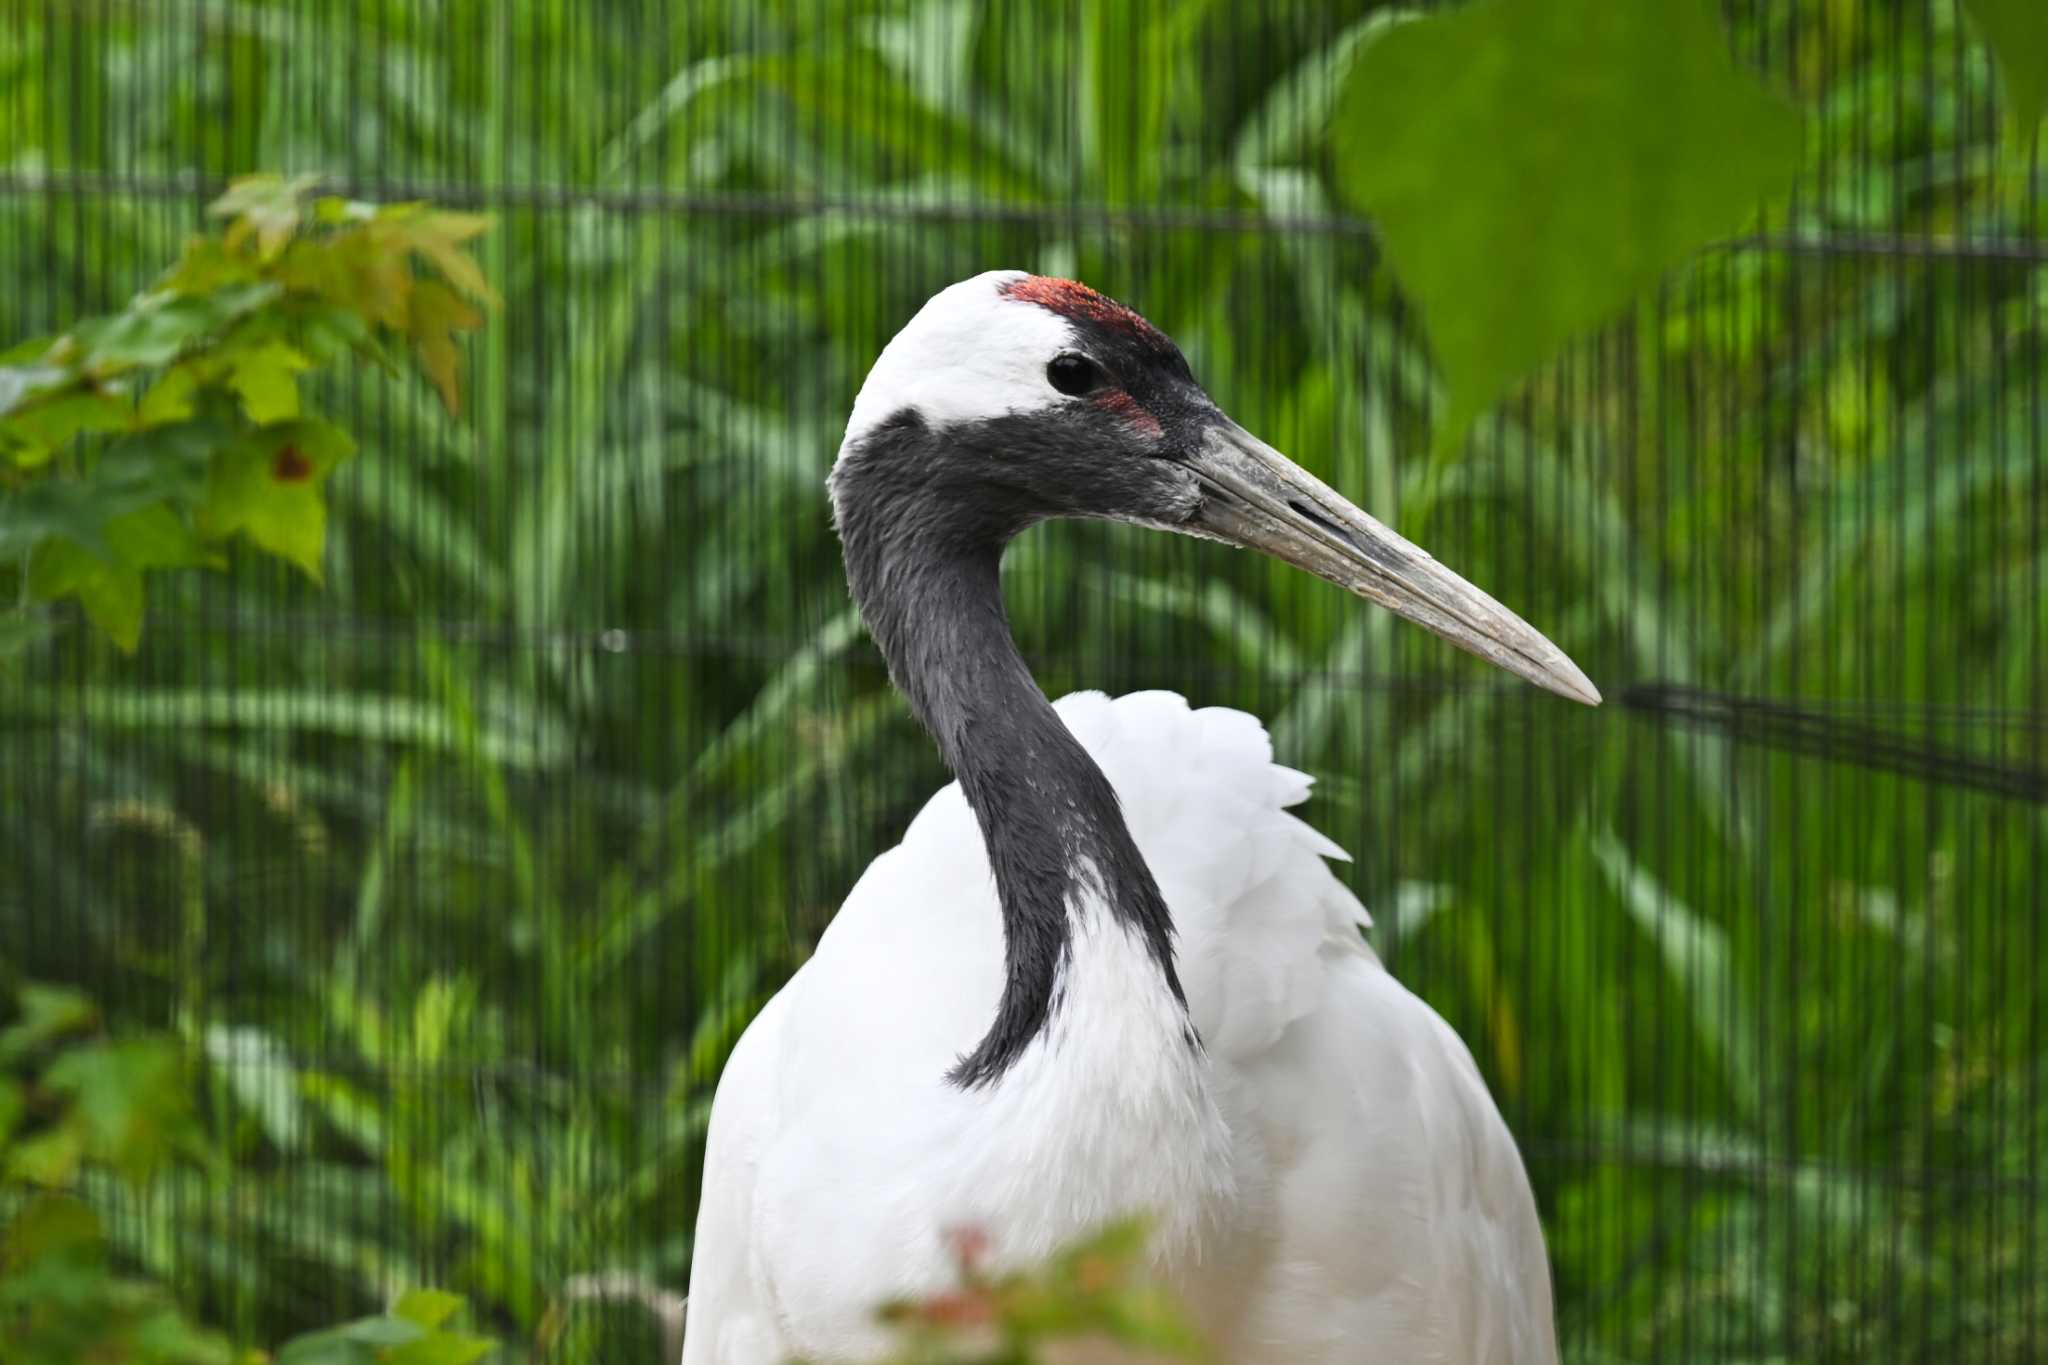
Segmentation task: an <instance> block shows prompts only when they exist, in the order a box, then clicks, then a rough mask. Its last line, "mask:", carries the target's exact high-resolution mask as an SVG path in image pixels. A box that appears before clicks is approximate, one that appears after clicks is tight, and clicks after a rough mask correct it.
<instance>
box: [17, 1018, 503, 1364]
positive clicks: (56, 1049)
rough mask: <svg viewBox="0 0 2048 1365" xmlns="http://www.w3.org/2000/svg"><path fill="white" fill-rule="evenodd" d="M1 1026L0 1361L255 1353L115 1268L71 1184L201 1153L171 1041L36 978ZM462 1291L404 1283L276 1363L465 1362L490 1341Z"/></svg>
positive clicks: (148, 1360)
mask: <svg viewBox="0 0 2048 1365" xmlns="http://www.w3.org/2000/svg"><path fill="white" fill-rule="evenodd" d="M15 1014H16V1017H15V1019H14V1021H13V1022H12V1023H11V1024H8V1025H7V1026H6V1027H5V1028H4V1029H0V1219H4V1221H0V1359H4V1360H6V1361H8V1362H9V1365H80V1362H86V1361H90V1362H94V1365H262V1362H265V1361H269V1360H271V1359H272V1357H270V1356H268V1355H266V1354H264V1353H263V1352H261V1351H237V1350H234V1349H233V1348H231V1347H230V1345H229V1343H228V1340H227V1338H226V1337H225V1336H223V1335H222V1334H220V1333H218V1332H215V1331H212V1330H209V1329H207V1328H205V1327H202V1326H200V1325H198V1324H196V1323H195V1322H194V1321H193V1320H192V1319H190V1318H189V1317H188V1316H187V1315H186V1314H185V1312H184V1311H183V1310H182V1309H181V1308H180V1307H179V1306H178V1305H177V1303H176V1302H175V1300H174V1299H173V1298H172V1296H171V1294H170V1293H169V1292H168V1291H167V1290H166V1289H165V1288H164V1287H163V1286H161V1285H159V1284H156V1283H154V1282H153V1281H151V1280H149V1279H147V1278H143V1277H140V1276H134V1275H127V1274H122V1273H120V1272H119V1271H118V1270H117V1269H116V1268H115V1266H114V1264H113V1258H112V1256H111V1255H110V1248H109V1246H108V1238H107V1233H106V1228H105V1226H104V1224H103V1222H102V1218H101V1215H100V1213H99V1211H98V1210H96V1209H95V1208H94V1207H93V1205H92V1204H91V1203H90V1202H89V1201H88V1200H87V1199H85V1198H82V1197H80V1195H79V1194H77V1193H76V1192H75V1191H76V1190H78V1189H80V1188H92V1181H91V1180H90V1178H89V1177H90V1176H91V1174H92V1173H93V1171H94V1169H95V1168H97V1169H103V1170H104V1171H106V1172H108V1173H110V1174H111V1175H113V1176H114V1177H116V1178H117V1179H118V1181H119V1182H120V1184H121V1185H122V1186H125V1187H126V1188H128V1189H130V1190H142V1189H145V1188H147V1187H148V1186H149V1185H150V1184H151V1183H152V1180H153V1179H154V1178H155V1177H156V1176H157V1175H158V1174H159V1173H160V1172H161V1171H162V1170H163V1168H164V1167H165V1165H166V1164H167V1163H168V1162H169V1161H170V1159H171V1158H172V1157H173V1156H174V1155H176V1154H180V1153H182V1154H184V1155H187V1156H190V1157H192V1158H194V1159H198V1160H204V1159H205V1158H206V1155H207V1154H206V1152H205V1150H204V1147H203V1145H202V1143H201V1142H200V1135H199V1131H198V1128H197V1125H196V1123H195V1122H194V1119H195V1115H194V1106H193V1103H192V1096H191V1077H190V1073H189V1072H188V1070H187V1068H186V1066H185V1064H184V1054H183V1051H182V1049H181V1048H180V1047H179V1046H178V1044H177V1043H176V1042H175V1041H174V1040H172V1039H170V1038H167V1037H163V1036H159V1035H150V1034H140V1035H131V1036H125V1037H117V1038H107V1037H103V1036H101V1035H100V1033H99V1013H98V1011H97V1010H95V1009H94V1008H93V1006H92V1004H91V1002H90V1001H89V1000H87V999H86V997H85V996H83V995H81V994H79V993H78V992H76V991H73V990H69V989H66V988H63V987H52V986H44V985H37V984H34V983H29V984H25V985H23V986H21V987H20V988H19V990H18V991H17V993H16V997H15ZM462 1306H463V1304H462V1300H461V1298H459V1297H458V1296H456V1295H454V1294H449V1293H446V1292H443V1291H440V1290H433V1289H416V1290H412V1291H410V1292H408V1293H406V1294H404V1295H401V1296H400V1297H399V1299H398V1300H397V1302H396V1303H395V1304H394V1305H393V1306H392V1308H391V1311H390V1312H389V1313H386V1314H380V1315H378V1316H375V1317H369V1318H364V1319H362V1320H360V1321H356V1322H351V1323H348V1324H345V1325H343V1326H340V1327H335V1328H331V1329H327V1330H324V1331H320V1332H315V1333H311V1334H308V1335H303V1336H299V1337H295V1338H294V1339H293V1340H291V1341H290V1342H288V1343H287V1344H286V1345H285V1346H284V1347H283V1348H282V1349H280V1350H279V1351H278V1353H277V1355H276V1356H275V1358H274V1359H275V1361H276V1365H470V1363H471V1362H473V1361H477V1360H481V1359H482V1358H483V1357H485V1356H486V1355H488V1354H489V1353H490V1352H491V1350H492V1349H493V1347H494V1345H495V1343H493V1342H492V1341H491V1340H490V1339H488V1338H485V1337H480V1336H474V1335H470V1334H468V1333H465V1332H461V1331H458V1330H455V1329H454V1328H453V1327H451V1326H450V1320H451V1319H452V1318H453V1317H454V1316H455V1315H456V1313H457V1312H458V1311H460V1309H461V1308H462Z"/></svg>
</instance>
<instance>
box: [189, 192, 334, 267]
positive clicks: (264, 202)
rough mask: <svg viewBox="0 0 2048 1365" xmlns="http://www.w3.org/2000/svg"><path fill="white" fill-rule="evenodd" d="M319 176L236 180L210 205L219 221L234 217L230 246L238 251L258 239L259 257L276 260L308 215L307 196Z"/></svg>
mask: <svg viewBox="0 0 2048 1365" xmlns="http://www.w3.org/2000/svg"><path fill="white" fill-rule="evenodd" d="M320 179H321V177H320V176H318V175H299V176H293V177H292V178H291V179H290V180H286V179H285V178H284V177H283V176H280V175H267V174H266V175H249V176H244V177H242V178H241V179H239V180H236V181H234V182H233V183H232V184H230V185H229V186H228V190H227V193H225V194H223V195H222V196H221V197H220V198H218V199H216V200H214V201H213V203H211V204H209V205H208V206H207V210H206V211H207V212H208V213H210V214H212V215H214V216H215V217H219V218H232V219H233V220H234V221H233V222H232V223H231V224H229V226H228V231H227V238H226V242H227V247H228V250H230V251H235V250H239V249H240V247H241V245H242V243H243V242H245V241H247V240H248V239H249V238H251V237H254V238H255V239H256V252H257V255H258V256H259V257H260V258H261V259H263V260H266V261H267V260H271V259H274V258H275V257H276V255H277V253H278V252H280V251H282V250H284V246H285V243H286V242H287V241H289V240H290V239H291V235H292V234H293V233H294V232H296V231H298V227H299V220H300V219H301V218H302V217H304V216H305V211H306V202H305V201H306V194H307V192H308V191H310V190H311V189H312V188H313V187H314V186H315V185H318V184H319V183H320Z"/></svg>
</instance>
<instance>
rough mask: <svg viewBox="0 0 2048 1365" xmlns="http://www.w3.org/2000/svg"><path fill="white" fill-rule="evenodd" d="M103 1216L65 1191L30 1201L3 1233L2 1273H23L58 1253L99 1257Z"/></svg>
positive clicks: (0, 1245)
mask: <svg viewBox="0 0 2048 1365" xmlns="http://www.w3.org/2000/svg"><path fill="white" fill-rule="evenodd" d="M104 1235H105V1234H104V1233H103V1232H102V1231H101V1228H100V1220H99V1215H98V1214H95V1213H94V1212H93V1211H92V1209H91V1208H89V1207H87V1206H86V1205H85V1204H83V1203H81V1202H80V1201H79V1200H77V1199H74V1198H72V1197H71V1196H70V1195H65V1194H43V1195H38V1196H36V1197H35V1198H33V1199H31V1200H29V1202H28V1203H27V1204H26V1205H25V1206H23V1208H22V1210H21V1212H19V1213H17V1214H16V1215H15V1216H14V1218H13V1220H12V1221H11V1222H9V1223H8V1224H7V1228H6V1231H5V1232H4V1233H0V1272H4V1273H6V1274H19V1273H20V1272H21V1270H22V1269H23V1268H24V1267H25V1266H28V1265H30V1264H31V1263H33V1262H36V1261H41V1260H45V1259H48V1258H51V1257H58V1256H74V1257H75V1256H80V1255H86V1256H95V1257H96V1256H97V1255H98V1254H99V1251H100V1244H101V1239H102V1238H103V1236H104Z"/></svg>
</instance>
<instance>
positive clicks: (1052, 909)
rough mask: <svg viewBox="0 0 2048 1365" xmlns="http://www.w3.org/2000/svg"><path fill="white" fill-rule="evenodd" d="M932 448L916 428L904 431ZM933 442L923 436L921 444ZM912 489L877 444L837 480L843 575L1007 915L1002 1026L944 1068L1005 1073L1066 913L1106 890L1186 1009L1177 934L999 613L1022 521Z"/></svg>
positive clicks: (940, 492) (1107, 901)
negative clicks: (1008, 549) (948, 777)
mask: <svg viewBox="0 0 2048 1365" xmlns="http://www.w3.org/2000/svg"><path fill="white" fill-rule="evenodd" d="M910 434H912V435H914V436H917V437H924V436H925V433H923V431H922V429H921V428H917V429H916V430H915V431H914V432H912V433H910ZM926 439H928V438H926ZM945 482H946V481H945V480H944V479H923V478H915V477H913V478H905V477H903V473H902V462H901V461H900V460H899V459H891V458H888V457H887V455H886V453H885V452H883V451H880V450H876V449H874V448H873V447H872V446H871V447H870V449H869V450H868V451H866V452H858V451H857V452H854V453H852V454H850V455H848V456H845V457H842V458H841V460H840V463H839V466H838V468H837V469H836V470H835V471H834V473H833V495H834V502H835V505H836V510H837V516H838V524H839V534H840V539H841V541H842V543H843V546H844V550H845V556H846V570H847V579H848V582H849V584H850V585H851V587H852V589H853V597H854V601H855V602H856V603H857V604H858V605H859V607H860V611H861V616H862V618H863V619H864V620H865V621H866V622H867V626H868V629H869V631H870V632H871V633H872V634H873V635H874V637H875V641H876V643H877V644H878V645H880V647H881V650H882V654H883V657H884V658H886V659H887V660H888V663H889V675H890V677H891V678H892V679H893V680H894V681H895V683H896V686H897V687H898V688H899V689H900V690H901V691H902V692H903V695H904V696H905V697H906V698H907V699H908V700H909V702H910V707H911V710H912V712H913V713H914V714H915V715H916V716H917V718H918V721H919V722H920V723H921V724H922V725H923V726H924V728H925V729H926V731H928V732H929V733H930V734H931V736H932V738H933V739H934V740H935V741H936V742H937V744H938V746H939V752H940V754H941V755H942V756H943V757H944V758H945V761H946V764H947V766H948V767H950V768H951V769H952V770H953V773H954V776H956V777H957V778H958V779H959V780H960V786H961V790H962V791H963V792H964V793H965V795H966V797H967V803H968V805H969V806H970V807H972V808H973V811H974V814H975V818H976V819H977V821H979V823H980V825H981V833H982V839H983V841H984V842H985V843H986V845H987V847H988V856H989V864H990V867H991V868H992V870H993V871H994V874H995V881H996V893H997V899H998V900H999V902H1000V904H1001V906H1002V915H1003V937H1004V946H1005V955H1006V959H1007V971H1006V974H1005V980H1004V983H1003V996H1002V1001H1001V1003H1000V1004H999V1005H998V1007H997V1010H996V1018H995V1023H994V1024H993V1026H991V1028H990V1029H989V1031H988V1034H987V1035H986V1036H985V1037H984V1038H983V1039H982V1040H981V1042H980V1044H979V1045H977V1046H976V1047H975V1049H974V1050H973V1051H972V1052H970V1053H969V1054H967V1055H966V1056H964V1057H962V1058H961V1060H960V1062H959V1064H958V1065H957V1066H956V1067H954V1069H953V1071H952V1072H951V1073H950V1078H951V1079H952V1080H953V1081H954V1083H956V1084H958V1085H961V1086H976V1085H985V1084H988V1083H990V1082H992V1081H995V1080H997V1079H998V1078H1000V1077H1001V1076H1002V1075H1003V1074H1004V1072H1005V1071H1006V1070H1008V1068H1009V1067H1010V1065H1011V1064H1012V1063H1013V1062H1015V1061H1016V1060H1017V1058H1018V1057H1019V1056H1020V1055H1022V1053H1023V1051H1024V1049H1025V1048H1026V1047H1027V1046H1028V1045H1029V1044H1030V1042H1031V1040H1032V1039H1033V1038H1035V1037H1036V1036H1037V1035H1038V1034H1039V1033H1040V1031H1042V1030H1043V1029H1044V1028H1045V1027H1046V1025H1047V1024H1048V1022H1049V1021H1050V1020H1051V1018H1052V1015H1053V1012H1054V1011H1055V1009H1057V1007H1058V1001H1057V999H1056V995H1057V991H1058V986H1059V981H1060V975H1061V971H1062V968H1063V966H1064V963H1065V961H1066V959H1067V955H1068V953H1069V950H1070V948H1071V944H1072V936H1073V924H1072V918H1071V916H1072V911H1073V908H1074V907H1075V906H1076V905H1077V904H1079V903H1080V902H1081V901H1082V899H1083V898H1084V897H1092V896H1097V895H1099V897H1100V899H1101V901H1102V903H1103V904H1104V905H1105V907H1106V909H1107V911H1108V913H1109V914H1110V915H1111V916H1112V917H1113V918H1114V919H1116V920H1117V921H1119V922H1120V923H1122V924H1123V925H1125V926H1127V927H1128V928H1129V929H1130V930H1131V931H1133V932H1135V933H1137V934H1139V935H1140V936H1141V937H1142V938H1143V940H1144V941H1145V943H1146V944H1147V945H1148V947H1149V948H1150V950H1151V953H1152V956H1153V958H1154V960H1155V961H1156V962H1157V963H1158V965H1159V970H1160V973H1161V975H1162V979H1163V981H1164V984H1165V985H1166V986H1167V988H1168V989H1170V990H1171V991H1172V992H1173V994H1174V996H1175V998H1176V999H1180V998H1181V988H1180V981H1179V979H1178V977H1177V976H1176V975H1175V972H1174V968H1173V948H1172V935H1173V923H1172V919H1171V916H1170V915H1169V914H1168V912H1167V908H1166V902H1165V899H1164V898H1163V897H1162V896H1161V895H1160V893H1159V887H1158V884H1157V883H1156V882H1154V880H1153V878H1152V872H1151V869H1150V868H1148V867H1147V866H1146V865H1145V860H1144V858H1143V857H1142V856H1140V854H1139V852H1138V847H1137V844H1136V842H1135V841H1134V840H1133V839H1132V838H1131V833H1130V829H1129V827H1128V826H1126V825H1125V823H1124V817H1123V812H1122V810H1121V809H1120V808H1119V806H1118V804H1117V799H1116V793H1115V791H1114V790H1113V789H1112V788H1111V787H1110V785H1109V781H1108V779H1107V778H1105V777H1104V776H1103V775H1102V770H1101V769H1100V768H1098V767H1096V766H1095V762H1094V760H1093V759H1091V758H1090V757H1089V756H1088V754H1087V751H1086V750H1084V749H1083V748H1082V747H1081V745H1080V743H1079V742H1078V741H1077V740H1076V739H1075V738H1074V736H1073V734H1072V733H1071V732H1070V731H1069V730H1068V729H1067V727H1066V725H1065V724H1064V723H1063V722H1062V721H1061V720H1060V718H1059V716H1058V714H1057V713H1056V712H1054V710H1053V709H1052V704H1051V703H1050V702H1048V701H1047V700H1046V698H1045V694H1044V693H1043V692H1041V691H1040V690H1039V688H1038V684H1037V683H1036V682H1035V681H1033V679H1032V677H1031V671H1030V669H1029V668H1028V667H1026V665H1025V663H1024V660H1023V657H1022V656H1021V655H1020V654H1019V653H1018V652H1017V646H1016V642H1015V641H1014V640H1013V639H1012V637H1011V634H1010V625H1009V618H1008V615H1007V613H1006V612H1005V611H1004V609H1003V599H1002V589H1001V583H1000V579H999V565H1000V563H1001V559H1002V553H1003V549H1004V546H1005V545H1006V544H1007V543H1008V541H1009V539H1010V537H1011V536H1012V535H1014V534H1015V533H1016V531H1017V530H1020V529H1022V525H1023V524H1026V521H1025V519H1023V518H1008V517H1005V516H1002V515H1000V514H995V515H992V514H991V512H990V509H987V508H985V507H984V508H982V509H981V510H980V511H979V512H977V513H974V514H968V515H963V514H962V513H961V512H960V511H959V510H958V508H959V507H960V506H962V505H963V502H962V499H961V497H960V494H961V492H962V490H960V489H953V490H950V491H951V494H952V496H948V493H949V490H948V489H947V488H946V487H945Z"/></svg>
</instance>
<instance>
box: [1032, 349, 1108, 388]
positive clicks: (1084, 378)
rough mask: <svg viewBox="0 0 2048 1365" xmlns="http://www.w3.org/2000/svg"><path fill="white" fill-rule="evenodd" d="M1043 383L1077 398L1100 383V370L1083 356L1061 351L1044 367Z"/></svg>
mask: <svg viewBox="0 0 2048 1365" xmlns="http://www.w3.org/2000/svg"><path fill="white" fill-rule="evenodd" d="M1045 382H1046V383H1048V384H1050V385H1052V386H1053V387H1054V388H1056V389H1058V390H1059V391H1060V392H1061V393H1064V394H1067V395H1069V396H1071V397H1079V396H1080V395H1081V394H1084V393H1087V392H1088V391H1089V390H1090V389H1093V388H1096V387H1097V386H1099V385H1100V384H1101V383H1102V368H1101V367H1100V366H1098V365H1097V364H1096V363H1095V362H1094V361H1092V360H1090V359H1089V358H1088V357H1087V356H1085V355H1075V354H1074V353H1073V352H1072V351H1062V352H1061V353H1060V354H1058V355H1056V356H1054V357H1053V358H1052V363H1051V364H1049V365H1047V366H1046V367H1045Z"/></svg>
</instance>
